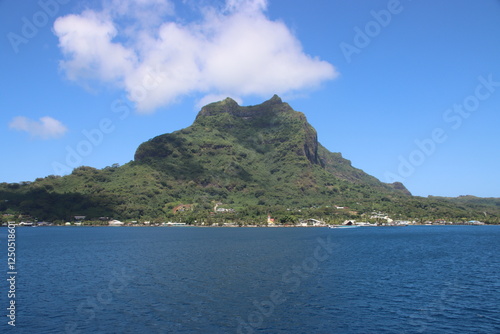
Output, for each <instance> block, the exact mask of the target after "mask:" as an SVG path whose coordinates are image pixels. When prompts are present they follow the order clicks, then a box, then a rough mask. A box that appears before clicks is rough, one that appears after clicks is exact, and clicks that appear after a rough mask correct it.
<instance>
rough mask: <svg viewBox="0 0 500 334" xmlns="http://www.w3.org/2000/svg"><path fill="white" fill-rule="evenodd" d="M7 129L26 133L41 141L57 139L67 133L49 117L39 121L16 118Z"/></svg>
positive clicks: (57, 122) (21, 117) (58, 122)
mask: <svg viewBox="0 0 500 334" xmlns="http://www.w3.org/2000/svg"><path fill="white" fill-rule="evenodd" d="M9 128H11V129H15V130H18V131H24V132H27V133H29V134H30V135H31V136H32V137H37V138H41V139H51V138H59V137H61V136H63V135H64V134H65V133H66V131H68V129H67V128H66V127H65V126H64V125H63V124H62V123H61V122H60V121H58V120H57V119H54V118H52V117H49V116H45V117H41V118H40V120H39V121H35V120H32V119H29V118H27V117H24V116H17V117H14V119H13V120H12V121H11V122H10V123H9Z"/></svg>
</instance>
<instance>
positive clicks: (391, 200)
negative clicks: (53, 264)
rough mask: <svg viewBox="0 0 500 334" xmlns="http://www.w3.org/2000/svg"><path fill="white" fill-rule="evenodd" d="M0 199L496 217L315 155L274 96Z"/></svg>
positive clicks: (196, 211) (218, 111) (207, 212)
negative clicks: (114, 161)
mask: <svg viewBox="0 0 500 334" xmlns="http://www.w3.org/2000/svg"><path fill="white" fill-rule="evenodd" d="M0 200H2V201H1V202H0V212H3V213H6V214H14V215H19V214H25V215H31V216H34V217H37V218H39V219H46V220H68V219H70V217H72V216H75V215H85V216H87V217H89V218H97V217H101V216H104V217H114V218H119V219H135V220H139V219H155V218H157V219H160V220H165V219H170V218H173V216H175V215H180V216H183V217H184V219H185V220H187V221H194V220H197V219H199V220H203V219H216V218H214V215H213V213H211V212H212V211H213V210H214V207H216V206H217V207H219V208H224V209H226V213H225V215H224V216H223V218H224V219H232V220H249V221H251V220H255V221H259V220H260V221H262V219H263V217H265V216H267V214H268V213H272V214H273V215H275V216H279V217H278V218H280V219H281V220H282V221H294V220H297V219H300V218H303V217H305V216H306V215H315V216H321V218H322V219H326V220H332V219H333V220H334V219H343V218H345V217H359V216H360V215H361V214H363V213H367V214H369V213H371V212H372V211H382V212H385V213H389V214H391V215H393V216H394V217H395V218H398V217H399V218H407V219H433V218H434V219H437V218H443V219H445V218H448V219H452V218H454V219H455V218H463V219H473V218H474V219H479V218H482V220H484V217H485V216H486V217H487V218H490V219H491V221H493V222H494V221H498V217H500V203H499V202H500V201H495V200H484V201H483V202H481V201H466V200H464V199H447V198H437V197H432V198H420V197H414V196H411V194H410V193H409V192H408V190H407V189H406V188H405V187H404V186H403V185H402V184H401V183H395V184H386V183H382V182H380V181H379V180H378V179H376V178H374V177H372V176H370V175H368V174H366V173H365V172H363V171H362V170H360V169H357V168H355V167H353V166H352V165H351V163H350V161H349V160H346V159H344V158H343V157H342V155H341V154H340V153H332V152H330V151H328V150H327V149H326V148H325V147H323V146H322V145H321V144H320V143H319V142H318V140H317V134H316V130H315V129H314V128H313V127H312V126H311V125H310V124H309V123H308V122H307V120H306V117H305V116H304V114H303V113H301V112H297V111H295V110H293V109H292V108H291V107H290V106H289V105H288V104H287V103H284V102H282V100H281V99H280V98H279V97H278V96H276V95H275V96H274V97H273V98H271V99H270V100H268V101H266V102H264V103H262V104H260V105H256V106H247V107H242V106H239V105H238V104H237V103H236V102H235V101H234V100H232V99H230V98H227V99H225V100H224V101H221V102H217V103H212V104H209V105H207V106H205V107H203V108H202V110H201V111H200V112H199V114H198V116H197V117H196V120H195V121H194V123H193V124H192V125H191V126H189V127H187V128H185V129H182V130H179V131H176V132H173V133H169V134H163V135H160V136H157V137H155V138H153V139H151V140H149V141H147V142H145V143H143V144H141V145H140V146H139V147H138V149H137V151H136V153H135V156H134V160H133V161H131V162H129V163H127V164H125V165H123V166H120V167H118V166H112V167H106V168H104V169H102V170H98V169H95V168H92V167H79V168H76V169H75V170H74V171H73V172H72V173H71V174H70V175H67V176H64V177H57V176H49V177H46V178H43V179H37V180H36V181H35V182H32V183H24V184H6V183H4V184H1V185H0ZM492 203H493V204H492ZM336 207H343V208H344V209H337V208H336ZM346 207H347V208H346ZM179 208H180V210H177V209H179ZM174 212H175V213H174ZM220 217H222V216H220V215H219V216H217V219H220ZM495 219H496V220H495Z"/></svg>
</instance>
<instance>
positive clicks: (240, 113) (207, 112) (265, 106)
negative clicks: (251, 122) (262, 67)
mask: <svg viewBox="0 0 500 334" xmlns="http://www.w3.org/2000/svg"><path fill="white" fill-rule="evenodd" d="M282 105H283V106H284V108H283V107H280V106H282ZM276 107H279V108H276ZM283 110H291V108H290V106H289V105H288V104H287V103H284V102H283V101H282V100H281V98H280V97H279V96H278V95H276V94H275V95H274V96H273V97H272V98H270V99H269V100H267V101H265V102H263V103H261V104H258V105H254V106H240V105H239V104H238V103H237V102H236V101H235V100H233V99H232V98H230V97H227V98H225V99H224V100H222V101H219V102H213V103H210V104H208V105H206V106H204V107H203V108H201V111H200V112H199V113H198V116H197V117H196V118H197V119H198V118H200V117H205V116H215V115H220V114H223V113H228V114H231V115H233V116H237V117H251V116H253V115H255V114H258V113H261V112H270V111H271V112H273V111H283Z"/></svg>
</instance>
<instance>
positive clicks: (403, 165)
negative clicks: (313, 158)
mask: <svg viewBox="0 0 500 334" xmlns="http://www.w3.org/2000/svg"><path fill="white" fill-rule="evenodd" d="M0 22H1V23H0V36H1V39H0V55H1V60H2V61H1V62H0V73H1V76H0V128H1V129H2V130H1V131H0V136H1V137H0V138H1V141H2V146H1V151H0V152H1V154H2V157H3V159H2V163H1V164H0V176H1V177H0V182H20V181H33V180H35V179H36V178H37V177H45V176H47V175H50V174H67V173H69V172H70V171H71V169H72V168H73V167H75V166H79V165H88V166H93V167H96V168H103V167H105V166H110V165H112V164H114V163H119V164H124V163H127V162H128V161H130V160H132V159H133V155H134V152H135V149H136V148H137V146H138V145H139V144H140V143H142V142H144V141H146V140H148V139H150V138H152V137H154V136H157V135H159V134H163V133H168V132H172V131H175V130H178V129H181V128H184V127H187V126H189V125H190V124H191V123H192V122H193V120H194V118H195V117H196V114H197V112H198V111H199V109H200V106H202V105H204V104H206V103H208V102H211V101H215V100H218V99H222V98H224V97H226V96H231V97H233V98H234V99H236V100H237V101H238V102H240V104H242V105H252V104H258V103H260V102H262V101H264V100H267V99H269V98H270V97H272V95H273V94H274V93H277V94H279V95H280V96H281V97H282V99H283V100H284V101H286V102H288V103H289V104H290V105H291V106H292V107H293V108H294V109H295V110H298V111H302V112H304V113H305V114H306V116H307V118H308V120H309V122H310V123H311V124H312V125H313V126H314V127H315V128H316V130H317V131H318V135H319V141H320V142H321V143H322V144H323V145H324V146H325V147H327V148H328V149H329V150H331V151H333V152H342V154H343V156H344V157H345V158H347V159H349V160H351V161H352V163H353V165H354V166H355V167H357V168H360V169H363V170H364V171H365V172H367V173H369V174H371V175H373V176H375V177H377V178H379V179H380V180H381V181H384V182H393V181H401V182H403V183H404V184H405V185H406V186H407V188H408V189H409V190H410V191H411V192H412V193H413V194H414V195H419V196H427V195H436V196H459V195H467V194H470V195H476V196H482V197H500V192H499V189H500V177H499V176H500V175H499V171H500V154H499V153H500V146H499V142H500V141H499V139H500V132H499V131H498V125H499V124H500V61H499V59H500V40H499V36H500V1H498V0H484V1H476V2H472V1H468V0H457V1H454V2H453V3H451V2H449V1H447V2H445V1H431V0H419V1H416V0H413V1H412V0H401V1H396V0H390V1H378V0H376V1H364V2H360V1H356V2H355V1H341V0H336V1H324V0H308V1H293V2H290V1H285V0H268V1H266V0H242V1H236V0H226V1H223V0H220V1H206V0H183V1H180V0H179V1H168V0H167V1H161V0H141V1H136V2H135V3H134V4H129V3H128V2H127V1H118V0H94V1H70V0H40V1H15V0H4V1H0Z"/></svg>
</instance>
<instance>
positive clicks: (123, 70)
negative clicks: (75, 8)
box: [54, 0, 337, 112]
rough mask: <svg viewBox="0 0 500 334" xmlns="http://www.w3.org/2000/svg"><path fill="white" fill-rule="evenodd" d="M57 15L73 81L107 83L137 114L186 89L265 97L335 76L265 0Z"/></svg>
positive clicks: (108, 7) (112, 3)
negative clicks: (190, 14) (193, 10)
mask: <svg viewBox="0 0 500 334" xmlns="http://www.w3.org/2000/svg"><path fill="white" fill-rule="evenodd" d="M133 3H134V5H133V6H129V7H127V6H125V5H123V1H122V2H119V3H118V2H117V1H116V0H109V1H104V2H103V8H102V9H100V10H86V11H84V12H82V13H80V14H73V15H67V16H64V17H60V18H58V19H57V20H56V22H55V23H54V32H55V34H56V35H57V37H58V38H59V47H60V49H61V52H62V54H63V56H64V58H63V60H62V61H61V63H60V66H61V69H62V70H63V71H64V72H65V73H66V76H67V77H68V78H69V79H70V80H73V81H76V82H82V83H88V82H95V81H96V80H97V81H98V82H100V83H106V84H113V85H115V86H117V87H119V88H121V89H124V90H125V91H126V92H127V96H128V98H129V99H130V100H131V101H133V102H135V103H136V105H137V108H138V110H139V111H140V112H152V111H154V110H155V109H156V108H159V107H161V106H166V105H169V104H171V103H174V102H175V101H176V100H178V99H179V98H181V97H183V96H185V95H188V94H193V93H195V94H202V95H207V96H211V95H212V96H213V95H221V94H227V95H231V96H234V97H235V98H242V97H245V96H269V95H272V94H274V93H277V94H283V93H291V92H296V91H299V90H304V89H311V88H314V87H317V86H318V85H319V84H321V83H322V82H324V81H326V80H330V79H333V78H335V77H336V76H337V72H336V70H335V68H334V67H333V66H332V65H331V64H330V63H328V62H326V61H322V60H320V59H318V58H316V57H312V56H310V55H308V54H306V53H305V52H304V50H303V49H302V45H301V43H300V41H299V40H298V39H297V38H296V37H295V36H294V35H293V33H292V32H291V31H290V29H289V28H288V27H287V26H286V25H285V24H284V23H283V22H280V21H275V20H271V19H269V18H268V17H267V16H266V14H265V11H266V9H267V1H266V0H242V1H235V0H227V1H226V3H225V6H223V7H221V8H217V7H202V8H201V9H199V13H198V14H200V17H201V18H200V19H196V20H191V21H189V20H187V19H186V18H184V17H180V16H179V15H178V14H176V8H175V6H174V4H173V3H172V2H168V1H160V0H141V1H135V2H133Z"/></svg>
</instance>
